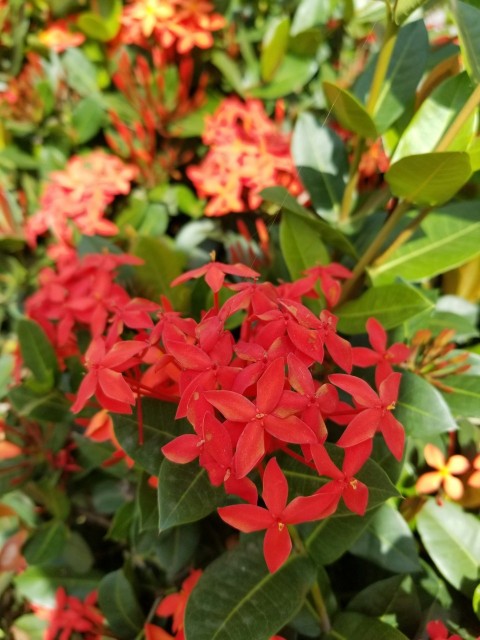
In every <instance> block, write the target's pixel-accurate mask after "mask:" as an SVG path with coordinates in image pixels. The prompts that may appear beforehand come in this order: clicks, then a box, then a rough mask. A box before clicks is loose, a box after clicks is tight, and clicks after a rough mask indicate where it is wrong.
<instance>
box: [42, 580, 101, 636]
mask: <svg viewBox="0 0 480 640" xmlns="http://www.w3.org/2000/svg"><path fill="white" fill-rule="evenodd" d="M96 602H97V592H96V591H92V593H90V594H88V596H87V597H86V598H85V600H84V601H82V600H79V598H76V597H75V596H69V595H67V594H66V592H65V590H64V589H63V588H62V587H59V588H58V589H57V592H56V594H55V608H54V609H53V610H52V609H48V608H47V607H39V606H35V607H34V609H35V613H36V614H37V616H38V617H39V618H42V619H43V620H48V629H47V630H46V631H45V635H44V640H70V638H72V637H74V635H75V634H77V633H78V634H81V637H82V638H85V640H100V637H101V635H102V634H103V631H104V629H103V617H102V615H101V614H100V612H99V610H98V609H97V608H96V607H95V604H96Z"/></svg>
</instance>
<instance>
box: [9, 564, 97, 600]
mask: <svg viewBox="0 0 480 640" xmlns="http://www.w3.org/2000/svg"><path fill="white" fill-rule="evenodd" d="M15 587H16V589H17V591H18V593H19V594H20V595H21V596H23V597H24V598H26V599H27V600H28V601H29V602H32V603H33V604H38V605H41V606H44V607H49V608H52V607H54V606H55V592H56V591H57V589H58V587H63V588H64V589H66V591H68V593H69V594H70V595H73V596H77V597H78V598H85V596H86V595H88V594H89V593H90V592H92V591H94V590H95V589H97V588H98V575H94V576H78V575H74V574H72V573H65V570H64V569H50V568H48V569H47V568H41V567H27V568H26V569H25V571H23V572H22V573H21V574H19V575H18V576H16V578H15Z"/></svg>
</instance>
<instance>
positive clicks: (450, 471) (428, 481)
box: [415, 444, 470, 500]
mask: <svg viewBox="0 0 480 640" xmlns="http://www.w3.org/2000/svg"><path fill="white" fill-rule="evenodd" d="M424 455H425V460H426V462H427V464H428V465H429V466H430V467H432V468H433V469H437V471H429V472H428V473H424V474H423V475H421V476H420V477H419V478H418V480H417V484H416V485H415V486H416V489H417V491H418V492H419V493H435V492H436V491H438V490H439V488H440V486H443V490H444V491H445V493H446V494H447V496H449V497H450V498H451V499H452V500H460V498H461V497H462V496H463V484H462V482H461V481H460V480H459V479H458V478H455V477H454V476H457V475H460V474H462V473H465V471H467V470H468V468H469V467H470V463H469V461H468V460H467V459H466V458H465V457H464V456H459V455H455V456H451V457H450V458H449V459H448V460H445V456H444V455H443V453H442V452H441V451H440V449H439V448H438V447H436V446H435V445H433V444H427V445H425V449H424Z"/></svg>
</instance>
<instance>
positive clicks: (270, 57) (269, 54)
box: [260, 16, 290, 82]
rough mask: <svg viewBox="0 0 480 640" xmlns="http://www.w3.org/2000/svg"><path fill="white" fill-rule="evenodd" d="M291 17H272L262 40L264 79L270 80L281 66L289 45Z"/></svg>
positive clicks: (262, 70) (261, 70)
mask: <svg viewBox="0 0 480 640" xmlns="http://www.w3.org/2000/svg"><path fill="white" fill-rule="evenodd" d="M289 31H290V19H289V18H288V17H287V16H283V17H280V16H279V17H275V18H272V20H271V22H270V23H269V24H268V25H267V28H266V31H265V35H264V36H263V41H262V51H261V55H260V72H261V75H262V80H264V81H265V82H269V81H270V80H271V79H272V78H273V76H274V75H275V72H276V71H277V69H278V67H279V66H280V64H281V62H282V60H283V57H284V55H285V52H286V50H287V46H288V38H289Z"/></svg>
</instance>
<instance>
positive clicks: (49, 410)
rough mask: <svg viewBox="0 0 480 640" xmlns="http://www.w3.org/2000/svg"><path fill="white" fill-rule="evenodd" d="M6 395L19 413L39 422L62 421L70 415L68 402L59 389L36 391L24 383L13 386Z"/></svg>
mask: <svg viewBox="0 0 480 640" xmlns="http://www.w3.org/2000/svg"><path fill="white" fill-rule="evenodd" d="M8 397H9V399H10V402H11V403H12V405H13V406H14V407H15V409H16V410H17V411H18V413H19V415H21V416H24V417H26V418H27V417H28V418H31V419H32V420H38V421H39V422H57V423H59V422H64V421H66V420H69V419H70V418H71V417H72V414H71V413H70V410H69V409H70V403H69V402H68V401H67V400H66V398H65V396H64V395H63V394H62V393H60V391H57V390H54V391H51V392H50V393H47V394H41V393H36V392H35V391H33V390H32V389H29V388H28V387H26V386H25V385H22V386H19V387H13V389H11V390H10V392H9V394H8Z"/></svg>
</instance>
